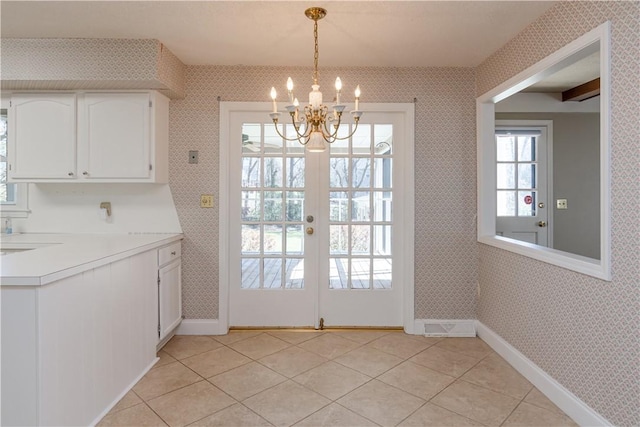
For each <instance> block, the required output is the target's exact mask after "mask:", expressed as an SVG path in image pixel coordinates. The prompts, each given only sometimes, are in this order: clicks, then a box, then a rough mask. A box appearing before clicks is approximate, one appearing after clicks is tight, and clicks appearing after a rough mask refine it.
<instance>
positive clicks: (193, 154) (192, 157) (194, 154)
mask: <svg viewBox="0 0 640 427" xmlns="http://www.w3.org/2000/svg"><path fill="white" fill-rule="evenodd" d="M189 163H198V150H192V151H189Z"/></svg>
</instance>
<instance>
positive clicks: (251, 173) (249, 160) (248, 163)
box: [242, 157, 260, 187]
mask: <svg viewBox="0 0 640 427" xmlns="http://www.w3.org/2000/svg"><path fill="white" fill-rule="evenodd" d="M242 186H243V187H260V158H258V157H243V158H242Z"/></svg>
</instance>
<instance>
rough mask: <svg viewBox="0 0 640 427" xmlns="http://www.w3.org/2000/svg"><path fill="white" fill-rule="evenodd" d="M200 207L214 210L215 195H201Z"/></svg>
mask: <svg viewBox="0 0 640 427" xmlns="http://www.w3.org/2000/svg"><path fill="white" fill-rule="evenodd" d="M200 207H201V208H212V207H213V194H201V195H200Z"/></svg>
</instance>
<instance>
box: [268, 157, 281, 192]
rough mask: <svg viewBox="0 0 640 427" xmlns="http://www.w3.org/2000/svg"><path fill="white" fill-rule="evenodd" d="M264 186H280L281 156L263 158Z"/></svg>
mask: <svg viewBox="0 0 640 427" xmlns="http://www.w3.org/2000/svg"><path fill="white" fill-rule="evenodd" d="M264 186H265V187H282V158H280V157H267V158H265V159H264Z"/></svg>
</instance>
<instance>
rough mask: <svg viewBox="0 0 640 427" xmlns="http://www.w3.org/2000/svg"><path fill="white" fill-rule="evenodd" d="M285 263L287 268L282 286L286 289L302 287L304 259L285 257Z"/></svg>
mask: <svg viewBox="0 0 640 427" xmlns="http://www.w3.org/2000/svg"><path fill="white" fill-rule="evenodd" d="M285 265H286V267H287V270H286V275H285V277H286V278H285V282H284V287H285V288H287V289H304V260H303V259H300V258H287V259H286V263H285Z"/></svg>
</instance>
